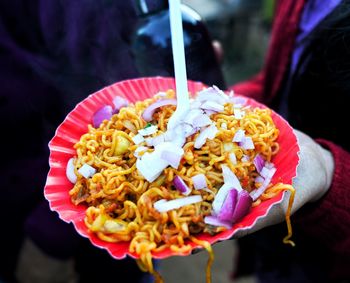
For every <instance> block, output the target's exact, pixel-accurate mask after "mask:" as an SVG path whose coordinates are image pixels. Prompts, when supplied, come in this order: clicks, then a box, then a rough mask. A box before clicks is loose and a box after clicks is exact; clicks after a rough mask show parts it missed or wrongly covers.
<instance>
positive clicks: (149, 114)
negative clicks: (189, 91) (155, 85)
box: [142, 99, 177, 122]
mask: <svg viewBox="0 0 350 283" xmlns="http://www.w3.org/2000/svg"><path fill="white" fill-rule="evenodd" d="M176 104H177V101H176V99H161V100H157V101H156V102H154V103H152V104H151V105H149V106H148V107H147V108H146V109H145V111H143V113H142V118H143V119H144V120H145V121H146V122H149V121H152V119H153V114H154V112H155V111H156V110H157V109H158V108H159V107H162V106H166V105H176Z"/></svg>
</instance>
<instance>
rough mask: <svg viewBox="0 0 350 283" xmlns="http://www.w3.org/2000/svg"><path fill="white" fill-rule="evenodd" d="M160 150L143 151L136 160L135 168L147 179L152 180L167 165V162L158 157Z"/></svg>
mask: <svg viewBox="0 0 350 283" xmlns="http://www.w3.org/2000/svg"><path fill="white" fill-rule="evenodd" d="M160 154H161V151H156V150H155V151H153V152H151V153H150V152H145V153H144V154H143V155H142V156H141V157H140V158H138V159H137V160H136V168H137V170H139V172H140V173H141V175H142V176H143V177H144V178H145V179H146V180H147V181H148V182H153V181H154V180H155V179H157V178H158V176H159V175H160V174H161V173H162V172H163V170H164V169H165V168H166V167H168V165H169V164H168V162H166V161H165V160H163V159H162V158H161V157H160Z"/></svg>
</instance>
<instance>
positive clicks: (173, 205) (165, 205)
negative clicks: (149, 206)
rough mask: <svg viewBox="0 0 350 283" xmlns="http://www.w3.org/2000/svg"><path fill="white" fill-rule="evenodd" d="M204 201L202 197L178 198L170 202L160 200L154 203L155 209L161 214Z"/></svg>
mask: <svg viewBox="0 0 350 283" xmlns="http://www.w3.org/2000/svg"><path fill="white" fill-rule="evenodd" d="M202 200H203V199H202V197H201V196H200V195H195V196H188V197H183V198H177V199H173V200H169V201H164V200H159V201H156V202H155V203H154V205H153V206H154V208H155V209H156V210H157V211H159V212H167V211H169V210H173V209H177V208H180V207H182V206H185V205H190V204H193V203H197V202H201V201H202Z"/></svg>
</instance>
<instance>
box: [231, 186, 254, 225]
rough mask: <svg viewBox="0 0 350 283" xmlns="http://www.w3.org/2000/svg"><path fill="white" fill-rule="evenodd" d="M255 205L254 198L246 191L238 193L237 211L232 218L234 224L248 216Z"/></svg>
mask: <svg viewBox="0 0 350 283" xmlns="http://www.w3.org/2000/svg"><path fill="white" fill-rule="evenodd" d="M252 203H253V199H252V197H251V196H250V195H249V193H248V192H247V191H246V190H242V191H240V192H239V193H238V199H237V204H236V208H235V211H234V213H233V216H232V222H233V223H235V222H237V221H239V220H240V219H242V218H243V217H244V216H245V215H247V214H248V212H249V210H250V208H251V206H252Z"/></svg>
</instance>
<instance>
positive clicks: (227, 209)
mask: <svg viewBox="0 0 350 283" xmlns="http://www.w3.org/2000/svg"><path fill="white" fill-rule="evenodd" d="M237 196H238V191H237V190H236V189H231V190H230V191H229V192H228V194H227V197H226V199H225V201H224V203H223V205H222V207H221V209H220V212H219V213H218V215H217V217H218V219H219V220H222V221H228V222H231V221H232V218H233V213H234V211H235V207H236V203H237Z"/></svg>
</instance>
